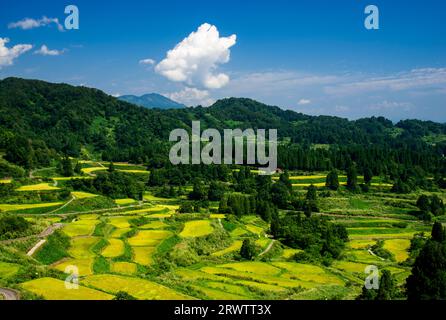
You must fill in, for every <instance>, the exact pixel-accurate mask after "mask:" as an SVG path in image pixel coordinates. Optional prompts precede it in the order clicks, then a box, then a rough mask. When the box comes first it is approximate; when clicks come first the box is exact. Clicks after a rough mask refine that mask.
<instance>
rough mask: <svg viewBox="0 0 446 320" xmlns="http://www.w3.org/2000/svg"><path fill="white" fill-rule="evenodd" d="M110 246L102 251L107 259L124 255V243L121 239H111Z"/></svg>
mask: <svg viewBox="0 0 446 320" xmlns="http://www.w3.org/2000/svg"><path fill="white" fill-rule="evenodd" d="M108 242H109V245H108V246H107V247H105V249H104V250H102V253H101V254H102V255H103V256H104V257H106V258H116V257H119V256H120V255H122V254H123V253H124V242H123V241H122V240H119V239H109V240H108Z"/></svg>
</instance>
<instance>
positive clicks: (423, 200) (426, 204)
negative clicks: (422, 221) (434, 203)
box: [417, 194, 431, 212]
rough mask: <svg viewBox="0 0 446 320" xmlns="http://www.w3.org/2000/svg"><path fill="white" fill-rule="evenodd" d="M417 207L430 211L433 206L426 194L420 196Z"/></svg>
mask: <svg viewBox="0 0 446 320" xmlns="http://www.w3.org/2000/svg"><path fill="white" fill-rule="evenodd" d="M417 207H418V209H420V211H422V212H429V211H430V208H431V206H430V201H429V197H428V196H427V195H425V194H422V195H421V196H419V197H418V200H417Z"/></svg>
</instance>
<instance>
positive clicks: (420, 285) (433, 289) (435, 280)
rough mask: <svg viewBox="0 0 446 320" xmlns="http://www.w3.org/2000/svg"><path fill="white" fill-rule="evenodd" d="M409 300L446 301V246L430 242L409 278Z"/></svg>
mask: <svg viewBox="0 0 446 320" xmlns="http://www.w3.org/2000/svg"><path fill="white" fill-rule="evenodd" d="M406 289H407V290H406V291H407V298H408V300H445V299H446V245H445V243H444V242H442V243H439V242H437V241H433V240H428V241H427V242H426V244H425V245H424V247H423V249H421V251H420V254H419V255H418V257H417V258H416V259H415V263H414V266H413V268H412V274H411V275H410V276H409V277H408V278H407V282H406Z"/></svg>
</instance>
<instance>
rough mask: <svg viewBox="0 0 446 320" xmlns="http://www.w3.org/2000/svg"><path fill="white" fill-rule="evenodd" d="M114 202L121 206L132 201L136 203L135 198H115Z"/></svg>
mask: <svg viewBox="0 0 446 320" xmlns="http://www.w3.org/2000/svg"><path fill="white" fill-rule="evenodd" d="M115 203H116V204H117V205H120V206H123V205H128V204H132V203H136V200H135V199H116V200H115Z"/></svg>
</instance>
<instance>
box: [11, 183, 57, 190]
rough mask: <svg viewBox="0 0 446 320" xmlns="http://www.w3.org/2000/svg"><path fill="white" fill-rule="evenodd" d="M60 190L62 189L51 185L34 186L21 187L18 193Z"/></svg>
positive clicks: (40, 184)
mask: <svg viewBox="0 0 446 320" xmlns="http://www.w3.org/2000/svg"><path fill="white" fill-rule="evenodd" d="M52 190H60V188H58V187H55V186H52V185H50V184H49V183H39V184H32V185H29V186H21V187H20V188H18V189H17V191H52Z"/></svg>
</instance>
